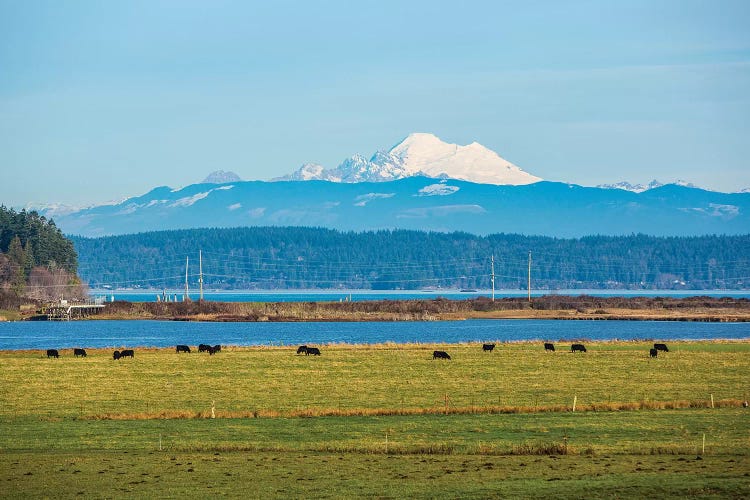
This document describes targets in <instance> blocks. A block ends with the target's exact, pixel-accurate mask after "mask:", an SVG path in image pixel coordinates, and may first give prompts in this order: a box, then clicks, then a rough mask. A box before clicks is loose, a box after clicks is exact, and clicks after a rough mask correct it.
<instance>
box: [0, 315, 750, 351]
mask: <svg viewBox="0 0 750 500" xmlns="http://www.w3.org/2000/svg"><path fill="white" fill-rule="evenodd" d="M571 339H591V340H611V339H621V340H631V339H655V340H656V339H658V340H678V339H686V340H688V339H690V340H698V339H750V323H696V322H670V321H556V320H468V321H431V322H388V323H380V322H377V323H376V322H363V323H348V322H347V323H338V322H325V323H192V322H189V323H188V322H177V321H70V322H58V321H43V322H4V323H0V349H47V348H57V349H63V348H71V347H121V346H128V347H136V346H154V347H168V346H174V345H175V344H189V345H198V344H201V343H205V344H212V345H213V344H222V345H271V344H273V345H280V344H281V345H297V344H306V343H311V344H327V343H339V342H345V343H352V344H371V343H381V342H397V343H408V342H422V343H427V342H447V343H456V342H470V341H500V342H502V341H516V340H552V341H560V340H571Z"/></svg>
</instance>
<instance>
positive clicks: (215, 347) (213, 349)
mask: <svg viewBox="0 0 750 500" xmlns="http://www.w3.org/2000/svg"><path fill="white" fill-rule="evenodd" d="M217 348H218V349H217ZM219 351H221V347H219V346H213V347H211V346H208V354H210V355H211V356H213V355H214V354H215V353H217V352H219Z"/></svg>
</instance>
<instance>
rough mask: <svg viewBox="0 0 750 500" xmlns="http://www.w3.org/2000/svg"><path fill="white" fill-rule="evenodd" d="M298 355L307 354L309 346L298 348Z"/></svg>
mask: <svg viewBox="0 0 750 500" xmlns="http://www.w3.org/2000/svg"><path fill="white" fill-rule="evenodd" d="M297 354H307V346H306V345H301V346H299V347H298V348H297Z"/></svg>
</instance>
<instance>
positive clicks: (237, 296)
mask: <svg viewBox="0 0 750 500" xmlns="http://www.w3.org/2000/svg"><path fill="white" fill-rule="evenodd" d="M184 293H185V291H184V290H166V292H162V291H161V290H151V291H134V290H118V291H106V290H94V291H93V292H92V295H94V296H96V297H104V298H105V299H106V300H107V302H109V301H111V300H127V301H130V302H154V301H156V300H157V296H159V297H161V296H162V295H163V294H166V295H167V296H168V297H169V300H182V297H183V295H184ZM491 294H492V292H491V291H490V290H478V291H470V292H461V291H459V290H410V291H406V290H387V291H376V290H337V291H330V290H282V291H278V290H275V291H268V290H266V291H254V290H238V291H223V292H218V291H207V292H205V293H204V294H203V297H204V298H205V299H206V300H214V301H220V302H314V301H329V302H338V301H341V300H352V301H361V300H384V299H389V300H406V299H428V300H429V299H435V298H437V297H443V298H446V299H453V300H463V299H471V298H475V297H490V296H491ZM550 294H556V295H573V296H575V295H593V296H597V297H656V296H660V297H675V298H677V297H692V296H695V295H704V296H710V297H735V298H742V297H746V298H750V291H748V290H690V291H685V290H680V291H674V290H539V291H534V292H532V294H531V295H532V296H533V297H539V296H541V295H550ZM526 295H527V292H526V290H498V291H496V292H495V297H526ZM190 298H191V299H192V300H198V298H199V296H198V293H197V292H196V291H195V290H191V292H190Z"/></svg>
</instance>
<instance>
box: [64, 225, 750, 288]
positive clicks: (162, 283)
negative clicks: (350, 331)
mask: <svg viewBox="0 0 750 500" xmlns="http://www.w3.org/2000/svg"><path fill="white" fill-rule="evenodd" d="M73 242H74V243H75V247H76V249H77V251H78V254H79V260H80V269H79V271H80V275H81V277H82V278H83V279H84V280H85V281H87V282H88V283H89V284H90V285H91V286H93V287H113V288H124V287H136V288H137V287H142V288H162V287H165V288H172V287H181V286H182V284H183V283H184V281H185V272H186V258H189V264H188V269H187V272H188V281H189V283H190V286H191V288H194V287H196V286H197V284H198V277H199V251H201V252H202V259H201V262H200V264H202V270H203V278H204V287H205V288H211V289H335V288H353V289H406V290H414V289H425V288H459V289H460V288H464V289H466V288H476V289H480V288H482V289H488V288H490V287H491V279H492V275H493V273H492V268H493V263H492V257H493V256H494V277H495V286H496V288H498V289H526V288H527V280H528V269H529V261H531V266H530V267H531V286H532V288H534V289H542V288H544V289H586V288H591V289H602V288H610V289H691V290H700V289H713V288H723V289H743V288H747V286H748V284H749V283H750V280H748V277H750V235H742V236H700V237H669V238H664V237H652V236H646V235H640V234H639V235H632V236H625V237H620V236H589V237H584V238H576V239H559V238H549V237H542V236H523V235H517V234H495V235H489V236H476V235H472V234H467V233H435V232H420V231H407V230H394V231H374V232H361V233H355V232H340V231H335V230H329V229H322V228H301V227H251V228H233V229H188V230H177V231H160V232H149V233H140V234H133V235H123V236H111V237H103V238H82V237H74V238H73ZM530 252H531V255H530V256H529V253H530Z"/></svg>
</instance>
